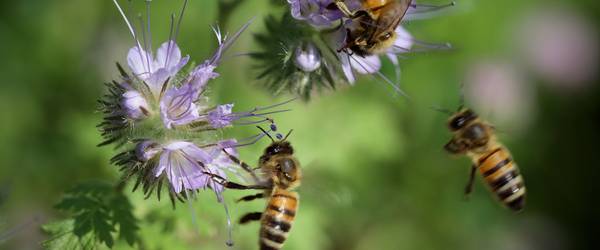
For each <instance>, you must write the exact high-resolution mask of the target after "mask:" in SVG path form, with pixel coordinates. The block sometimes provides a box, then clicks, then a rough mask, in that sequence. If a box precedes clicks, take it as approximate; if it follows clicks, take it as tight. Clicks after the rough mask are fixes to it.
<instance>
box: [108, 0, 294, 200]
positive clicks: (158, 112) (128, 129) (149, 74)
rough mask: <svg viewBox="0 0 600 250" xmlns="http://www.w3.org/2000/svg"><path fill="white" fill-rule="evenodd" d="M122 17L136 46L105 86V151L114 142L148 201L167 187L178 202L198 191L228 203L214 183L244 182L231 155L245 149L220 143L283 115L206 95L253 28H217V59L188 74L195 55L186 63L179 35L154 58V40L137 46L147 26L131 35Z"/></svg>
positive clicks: (122, 164) (120, 160)
mask: <svg viewBox="0 0 600 250" xmlns="http://www.w3.org/2000/svg"><path fill="white" fill-rule="evenodd" d="M115 4H116V5H117V8H118V9H119V11H121V12H122V9H121V8H120V6H119V5H118V4H117V3H116V1H115ZM122 14H123V16H124V19H125V22H126V24H127V25H128V27H129V29H130V32H131V33H132V35H133V37H134V40H135V41H134V42H135V43H134V44H135V45H134V46H133V47H132V48H131V49H129V51H128V53H127V63H128V65H129V70H126V69H124V68H123V67H121V66H120V65H119V64H118V65H117V66H118V69H119V72H120V75H121V78H120V79H118V80H116V81H113V82H111V83H109V84H107V86H108V87H109V93H108V94H106V95H105V96H104V98H103V99H102V100H100V104H101V105H100V108H101V110H102V112H103V113H104V120H103V122H102V123H101V124H100V125H99V128H100V131H101V132H102V135H103V137H104V138H105V141H104V142H102V143H101V145H108V144H114V145H115V146H116V147H117V148H119V149H121V150H122V151H121V152H120V153H118V154H117V155H116V156H115V157H113V159H112V160H111V161H112V163H114V164H116V165H118V166H120V167H121V170H122V171H123V179H125V180H126V179H129V178H131V177H137V181H136V184H135V185H134V190H135V189H136V188H137V187H138V186H141V187H142V189H143V192H144V193H145V194H146V195H147V196H149V195H151V194H152V193H153V191H154V190H156V194H157V197H158V198H159V199H160V193H161V188H162V187H163V186H164V187H168V193H169V197H170V198H171V201H172V202H173V204H174V201H175V200H176V199H179V200H184V199H188V198H190V195H191V194H194V193H195V192H196V191H198V190H202V189H206V188H210V189H212V190H213V191H214V192H215V194H216V195H217V198H218V199H219V201H220V200H222V195H221V192H223V187H222V186H220V184H217V183H216V182H214V179H213V178H215V177H220V178H223V179H229V178H230V176H229V175H230V174H234V175H235V176H241V175H239V174H237V171H236V170H235V168H233V167H231V166H232V165H234V164H232V162H231V160H230V159H229V155H228V154H230V155H237V152H236V151H235V148H237V147H239V146H242V145H241V144H242V143H240V144H238V143H237V141H236V140H235V139H233V138H221V135H222V134H223V133H222V130H223V129H225V128H231V127H234V126H236V125H246V124H258V123H263V122H268V123H273V122H274V121H273V119H272V118H270V117H267V115H270V114H274V113H277V112H281V111H283V110H272V109H273V108H274V107H278V106H280V105H282V104H285V103H280V104H276V105H271V106H267V107H262V108H254V109H252V110H250V111H241V112H234V111H233V107H234V104H233V103H228V104H214V103H211V102H210V99H209V97H208V96H207V95H206V93H207V91H206V90H207V88H208V87H209V85H210V84H209V83H210V82H211V80H213V79H215V78H217V77H219V74H218V73H216V72H215V71H216V70H217V68H218V66H219V63H220V61H221V58H222V57H223V53H225V52H226V51H227V49H228V48H230V47H231V45H232V44H233V42H234V41H235V40H236V39H237V38H238V37H239V36H240V35H241V33H242V32H243V31H244V30H245V29H246V28H247V27H248V25H249V24H250V22H248V23H246V24H245V25H243V26H242V27H241V28H240V29H239V30H238V31H237V32H236V33H235V34H233V35H231V36H227V35H222V34H221V32H220V30H219V29H218V28H213V31H214V33H215V35H216V37H217V42H218V46H217V49H216V51H215V53H214V54H213V55H212V56H211V57H209V58H208V59H206V60H204V62H203V63H201V64H200V65H198V66H196V67H193V68H191V69H186V68H185V65H186V64H187V63H188V61H189V58H190V57H189V56H185V57H182V53H181V51H180V48H179V46H178V45H177V43H176V41H175V39H174V37H169V38H168V39H167V41H166V42H164V43H162V45H161V46H159V48H158V49H157V50H156V54H153V53H151V51H152V49H151V48H150V46H151V42H150V41H139V40H138V39H137V38H139V37H145V36H140V35H139V34H137V33H136V32H135V30H147V29H148V28H149V24H148V25H147V26H146V27H142V28H139V29H133V27H132V26H131V25H130V22H129V19H128V18H127V17H126V16H125V15H124V13H122ZM172 23H175V22H172ZM176 23H180V22H176ZM172 30H178V28H172ZM148 34H149V32H148ZM142 45H143V46H142ZM225 152H227V153H228V154H227V153H225ZM238 167H239V166H238ZM207 173H211V174H212V175H207ZM163 182H164V183H168V185H162V184H163Z"/></svg>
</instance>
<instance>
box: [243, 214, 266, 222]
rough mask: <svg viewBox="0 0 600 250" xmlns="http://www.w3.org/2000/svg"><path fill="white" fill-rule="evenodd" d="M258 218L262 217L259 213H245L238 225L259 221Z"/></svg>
mask: <svg viewBox="0 0 600 250" xmlns="http://www.w3.org/2000/svg"><path fill="white" fill-rule="evenodd" d="M260 217H262V213H261V212H254V213H247V214H245V215H244V216H242V218H240V224H246V223H248V222H251V221H257V220H260Z"/></svg>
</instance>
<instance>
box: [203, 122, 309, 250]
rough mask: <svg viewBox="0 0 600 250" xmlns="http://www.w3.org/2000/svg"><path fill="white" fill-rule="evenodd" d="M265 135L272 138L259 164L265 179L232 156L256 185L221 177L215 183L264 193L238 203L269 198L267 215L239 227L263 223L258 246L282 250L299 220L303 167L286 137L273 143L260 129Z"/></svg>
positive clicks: (249, 218)
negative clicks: (299, 189)
mask: <svg viewBox="0 0 600 250" xmlns="http://www.w3.org/2000/svg"><path fill="white" fill-rule="evenodd" d="M259 129H261V130H262V132H263V133H264V134H265V135H267V136H268V137H269V138H271V141H272V143H271V145H269V146H268V147H267V148H266V149H265V151H264V153H263V155H262V156H260V158H259V160H258V164H259V169H260V170H261V172H262V174H263V175H264V178H262V179H261V178H259V177H258V176H257V175H256V174H255V173H254V171H253V170H252V168H251V167H250V166H249V165H248V164H246V163H244V162H242V161H240V160H239V159H238V158H237V157H235V156H233V155H229V154H228V153H227V152H226V153H227V155H228V156H229V158H230V159H231V160H232V161H233V162H235V163H237V164H238V165H240V166H241V167H242V168H243V169H244V170H246V171H247V172H249V173H250V174H251V175H252V176H253V178H254V179H255V180H256V182H257V184H256V185H242V184H238V183H234V182H230V181H227V180H225V179H223V178H221V177H220V176H217V175H212V174H210V173H207V174H209V175H211V176H212V178H213V180H215V181H216V182H217V183H219V184H221V185H223V186H224V187H225V188H230V189H260V190H264V192H262V193H258V194H255V195H249V196H245V197H242V198H240V199H239V200H238V201H251V200H254V199H258V198H267V199H268V200H267V206H266V209H265V211H264V212H253V213H248V214H246V215H244V216H242V218H241V219H240V224H246V223H248V222H250V221H260V223H261V227H260V232H259V246H260V249H261V250H277V249H281V248H282V247H283V243H284V242H285V240H286V239H287V237H288V234H289V231H290V229H291V227H292V224H293V222H294V219H295V217H296V211H297V210H298V205H299V196H298V193H297V192H295V191H294V189H296V188H297V187H298V186H300V181H301V178H302V173H301V171H300V163H299V162H298V160H297V159H296V157H294V149H293V148H292V145H291V144H290V142H288V141H287V137H288V136H289V135H290V134H291V132H292V131H291V130H290V132H289V133H288V134H287V135H286V136H285V137H284V138H283V139H281V140H277V141H276V140H274V139H273V138H272V137H271V136H270V135H269V133H267V132H266V131H265V130H263V129H262V128H260V127H259Z"/></svg>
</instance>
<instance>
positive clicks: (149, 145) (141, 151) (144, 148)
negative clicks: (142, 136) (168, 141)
mask: <svg viewBox="0 0 600 250" xmlns="http://www.w3.org/2000/svg"><path fill="white" fill-rule="evenodd" d="M161 151H162V148H161V147H160V144H158V143H156V142H154V141H151V140H144V141H142V142H140V143H138V144H137V145H136V146H135V156H136V157H137V158H138V160H140V161H144V162H145V161H148V160H150V159H152V158H154V156H156V154H158V153H160V152H161Z"/></svg>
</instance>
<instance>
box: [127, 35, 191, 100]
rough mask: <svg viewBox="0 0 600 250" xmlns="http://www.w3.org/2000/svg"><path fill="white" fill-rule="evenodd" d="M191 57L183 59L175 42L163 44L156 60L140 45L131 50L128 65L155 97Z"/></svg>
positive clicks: (157, 52)
mask: <svg viewBox="0 0 600 250" xmlns="http://www.w3.org/2000/svg"><path fill="white" fill-rule="evenodd" d="M188 60H189V56H185V57H184V58H181V51H180V50H179V47H178V46H177V44H176V43H175V42H174V41H168V42H165V43H163V44H162V45H161V46H160V47H159V48H158V50H157V51H156V58H154V56H153V55H152V53H151V52H150V53H148V52H146V51H145V50H144V49H143V48H141V47H140V46H139V45H138V46H135V47H133V48H131V49H129V53H128V54H127V63H128V64H129V68H131V71H133V73H134V74H135V76H137V77H138V78H139V79H141V80H143V81H144V82H146V84H147V85H148V87H149V88H150V90H151V91H152V93H153V94H154V96H155V97H158V96H159V94H160V91H161V89H162V86H163V84H164V83H165V82H166V81H167V79H169V78H170V77H173V76H175V75H176V74H177V73H178V72H179V70H180V69H181V68H182V67H183V66H185V65H186V64H187V62H188Z"/></svg>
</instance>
